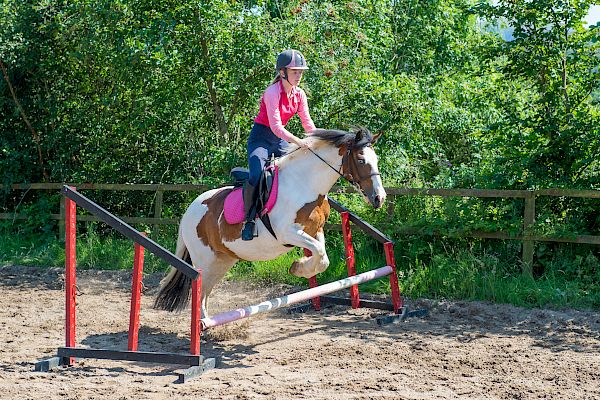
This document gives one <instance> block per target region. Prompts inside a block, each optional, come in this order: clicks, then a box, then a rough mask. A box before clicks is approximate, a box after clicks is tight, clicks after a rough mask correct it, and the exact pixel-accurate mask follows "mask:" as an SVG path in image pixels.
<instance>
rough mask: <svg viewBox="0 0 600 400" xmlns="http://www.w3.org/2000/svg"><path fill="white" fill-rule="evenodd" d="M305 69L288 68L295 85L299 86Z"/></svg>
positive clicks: (291, 80)
mask: <svg viewBox="0 0 600 400" xmlns="http://www.w3.org/2000/svg"><path fill="white" fill-rule="evenodd" d="M303 73H304V70H302V69H289V68H288V70H287V74H288V80H289V81H290V83H291V84H292V85H294V86H298V85H299V84H300V81H301V80H302V74H303Z"/></svg>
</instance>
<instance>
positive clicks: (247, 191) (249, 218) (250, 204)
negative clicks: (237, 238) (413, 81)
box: [242, 182, 258, 240]
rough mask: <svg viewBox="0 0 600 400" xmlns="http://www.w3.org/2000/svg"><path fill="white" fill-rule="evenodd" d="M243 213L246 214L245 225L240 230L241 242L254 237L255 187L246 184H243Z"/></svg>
mask: <svg viewBox="0 0 600 400" xmlns="http://www.w3.org/2000/svg"><path fill="white" fill-rule="evenodd" d="M243 190H244V211H245V212H246V223H245V224H244V229H242V240H252V239H254V238H255V237H256V236H258V235H257V234H256V223H255V222H254V219H255V217H256V205H255V200H256V199H255V196H256V187H255V186H252V185H251V184H250V183H248V182H246V183H245V184H244V189H243Z"/></svg>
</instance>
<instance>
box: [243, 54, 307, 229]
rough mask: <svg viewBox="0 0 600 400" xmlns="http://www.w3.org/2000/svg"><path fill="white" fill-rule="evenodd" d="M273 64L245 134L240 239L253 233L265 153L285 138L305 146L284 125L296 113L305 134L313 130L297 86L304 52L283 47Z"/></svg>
mask: <svg viewBox="0 0 600 400" xmlns="http://www.w3.org/2000/svg"><path fill="white" fill-rule="evenodd" d="M275 68H276V70H277V76H276V77H275V79H274V80H273V82H271V85H270V86H269V87H267V89H266V90H265V92H264V94H263V96H262V99H261V102H260V109H259V111H258V115H257V116H256V118H255V119H254V126H253V127H252V130H251V131H250V136H249V137H248V169H249V170H250V178H249V179H248V181H247V182H246V183H245V185H244V207H245V214H246V224H245V225H244V229H243V230H242V240H252V239H253V238H254V237H255V236H256V224H255V222H254V220H255V217H256V212H257V211H258V210H256V209H255V206H254V203H255V198H256V187H257V186H258V183H259V179H260V175H261V173H262V170H263V168H264V166H265V162H266V161H267V159H268V158H269V156H270V155H271V154H274V155H275V156H276V157H279V156H281V155H282V154H283V151H284V149H285V148H286V147H287V144H288V142H289V143H293V144H296V145H298V146H299V147H302V148H306V147H307V146H308V144H307V142H306V141H305V140H302V139H300V138H298V137H297V136H294V135H293V134H292V133H290V132H289V131H288V130H287V129H285V125H286V124H287V123H288V121H289V120H290V118H292V117H293V116H294V115H295V114H298V116H299V117H300V121H301V122H302V127H303V128H304V130H305V131H306V133H307V134H310V132H312V131H314V130H315V124H314V123H313V121H312V119H311V118H310V114H309V112H308V102H307V100H306V94H305V93H304V90H302V89H300V88H299V87H298V85H299V84H300V80H301V79H302V74H303V73H304V71H305V70H307V69H308V66H307V65H306V60H305V59H304V56H303V55H302V54H301V53H300V52H299V51H297V50H286V51H284V52H282V53H281V54H279V56H278V57H277V64H276V66H275Z"/></svg>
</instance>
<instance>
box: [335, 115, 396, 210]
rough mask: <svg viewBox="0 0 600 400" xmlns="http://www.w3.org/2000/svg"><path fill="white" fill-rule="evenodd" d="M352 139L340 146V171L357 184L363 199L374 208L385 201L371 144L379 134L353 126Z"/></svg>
mask: <svg viewBox="0 0 600 400" xmlns="http://www.w3.org/2000/svg"><path fill="white" fill-rule="evenodd" d="M351 132H352V133H354V134H355V137H354V140H352V141H350V142H349V143H347V144H346V145H345V146H343V147H342V150H344V155H343V157H342V173H343V175H344V177H345V178H346V179H348V180H349V181H350V182H351V183H353V184H354V185H358V187H359V188H360V191H361V192H362V194H363V195H364V196H365V199H366V200H367V201H368V202H369V203H370V204H371V205H372V206H373V207H375V208H380V207H381V206H382V205H383V202H384V201H385V196H386V194H385V189H384V187H383V184H382V183H381V175H380V174H379V168H378V167H377V154H375V150H373V145H374V144H375V142H377V139H379V137H380V136H381V134H378V135H375V136H373V134H372V133H371V132H369V130H368V129H366V128H363V127H354V128H353V129H352V131H351Z"/></svg>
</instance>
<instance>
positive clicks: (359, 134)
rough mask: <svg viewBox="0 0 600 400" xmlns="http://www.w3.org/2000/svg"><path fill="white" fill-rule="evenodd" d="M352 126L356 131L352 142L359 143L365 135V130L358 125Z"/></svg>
mask: <svg viewBox="0 0 600 400" xmlns="http://www.w3.org/2000/svg"><path fill="white" fill-rule="evenodd" d="M352 128H353V130H354V131H355V133H356V136H355V137H354V143H360V142H361V141H362V140H363V138H364V137H365V131H364V130H363V129H362V128H361V127H359V126H353V127H352Z"/></svg>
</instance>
